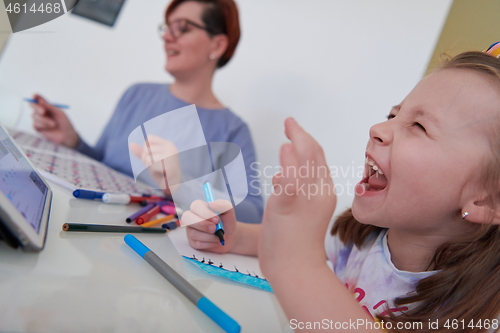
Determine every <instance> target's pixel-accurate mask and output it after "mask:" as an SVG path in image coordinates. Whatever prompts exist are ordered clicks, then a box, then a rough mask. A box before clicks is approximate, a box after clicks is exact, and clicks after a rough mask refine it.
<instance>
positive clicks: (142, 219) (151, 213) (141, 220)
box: [135, 206, 160, 225]
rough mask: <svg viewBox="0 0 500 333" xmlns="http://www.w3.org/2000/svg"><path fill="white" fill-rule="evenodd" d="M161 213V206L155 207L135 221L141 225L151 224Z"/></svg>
mask: <svg viewBox="0 0 500 333" xmlns="http://www.w3.org/2000/svg"><path fill="white" fill-rule="evenodd" d="M159 212H160V207H159V206H154V207H153V208H151V209H150V210H149V211H148V212H147V213H144V214H142V215H141V216H139V217H138V218H137V220H135V223H137V224H139V225H141V224H143V223H145V222H149V220H151V218H152V217H154V216H156V214H158V213H159Z"/></svg>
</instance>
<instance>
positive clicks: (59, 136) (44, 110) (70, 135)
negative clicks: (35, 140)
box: [31, 95, 80, 148]
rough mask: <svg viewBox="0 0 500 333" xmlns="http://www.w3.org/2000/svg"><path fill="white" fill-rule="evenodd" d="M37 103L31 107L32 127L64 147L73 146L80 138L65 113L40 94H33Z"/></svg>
mask: <svg viewBox="0 0 500 333" xmlns="http://www.w3.org/2000/svg"><path fill="white" fill-rule="evenodd" d="M33 99H35V100H37V101H38V103H37V104H35V103H31V107H32V108H33V114H32V117H33V127H34V128H35V130H37V131H38V132H39V133H41V134H42V135H43V136H45V137H46V138H47V139H49V140H50V141H52V142H55V143H57V144H61V145H64V146H66V147H70V148H75V147H76V146H77V145H78V142H79V140H80V138H79V136H78V133H76V131H75V129H74V127H73V125H72V124H71V122H70V121H69V119H68V117H67V116H66V114H65V113H64V112H63V111H62V110H61V109H59V108H57V107H55V106H53V105H51V104H49V103H48V102H47V101H46V100H45V99H44V98H43V97H42V96H40V95H34V96H33Z"/></svg>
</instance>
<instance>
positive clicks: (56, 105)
mask: <svg viewBox="0 0 500 333" xmlns="http://www.w3.org/2000/svg"><path fill="white" fill-rule="evenodd" d="M24 100H25V101H26V102H30V103H33V104H38V100H37V99H32V98H25V99H24ZM49 104H50V105H53V106H55V107H56V108H59V109H69V105H66V104H53V103H49Z"/></svg>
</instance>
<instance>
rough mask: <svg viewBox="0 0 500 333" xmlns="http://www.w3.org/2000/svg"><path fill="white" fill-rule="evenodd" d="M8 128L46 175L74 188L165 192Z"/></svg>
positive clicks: (49, 143) (135, 192) (56, 181)
mask: <svg viewBox="0 0 500 333" xmlns="http://www.w3.org/2000/svg"><path fill="white" fill-rule="evenodd" d="M8 131H9V134H10V135H11V136H12V138H13V139H14V140H15V141H16V143H17V144H18V146H20V147H21V149H23V150H24V152H25V153H26V156H28V158H29V159H30V161H31V163H33V164H34V165H35V167H36V168H37V169H38V171H40V174H41V175H42V176H43V177H45V178H47V179H49V180H51V181H52V182H54V183H56V184H58V185H61V186H63V187H66V188H68V189H69V190H71V191H74V190H76V189H85V190H91V191H99V192H113V193H126V194H131V195H142V194H156V195H161V194H162V193H161V192H160V191H159V190H155V189H151V188H150V187H149V186H148V185H146V184H143V183H141V182H139V181H137V182H135V181H134V179H132V178H131V177H128V176H127V175H124V174H122V173H120V172H118V171H116V170H113V169H112V168H110V167H108V166H107V165H104V164H102V163H101V162H99V161H96V160H94V159H93V158H90V157H88V156H86V155H84V154H81V153H79V152H77V151H76V150H73V149H70V148H67V147H64V146H61V145H57V144H55V143H52V142H50V141H49V140H47V139H45V138H42V137H39V136H36V135H33V134H28V133H25V132H22V131H19V130H15V129H8Z"/></svg>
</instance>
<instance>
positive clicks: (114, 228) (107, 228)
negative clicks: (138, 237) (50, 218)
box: [62, 223, 166, 234]
mask: <svg viewBox="0 0 500 333" xmlns="http://www.w3.org/2000/svg"><path fill="white" fill-rule="evenodd" d="M62 230H63V231H88V232H124V233H131V232H145V233H156V234H164V233H165V232H166V230H165V229H164V228H143V227H130V226H122V225H101V224H84V223H64V224H63V226H62Z"/></svg>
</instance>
